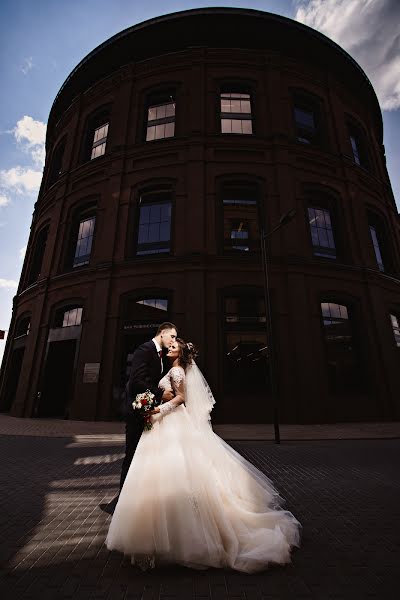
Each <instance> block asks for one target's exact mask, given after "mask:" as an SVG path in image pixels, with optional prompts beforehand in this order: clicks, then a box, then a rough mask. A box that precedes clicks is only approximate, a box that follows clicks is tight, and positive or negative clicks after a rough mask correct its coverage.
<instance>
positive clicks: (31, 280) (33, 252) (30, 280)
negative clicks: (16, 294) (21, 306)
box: [24, 221, 50, 288]
mask: <svg viewBox="0 0 400 600" xmlns="http://www.w3.org/2000/svg"><path fill="white" fill-rule="evenodd" d="M49 232H50V222H49V221H48V222H47V223H43V224H42V226H41V227H40V228H39V229H38V230H37V232H36V234H35V238H34V241H33V244H32V246H31V249H30V253H29V258H28V261H27V270H26V276H25V278H24V280H25V284H24V288H27V287H30V286H31V285H35V284H36V283H37V281H38V280H39V278H40V275H41V273H42V271H43V262H44V259H45V254H46V247H47V242H48V239H49ZM44 234H45V236H46V237H45V240H44V244H43V250H42V251H41V254H42V256H41V259H40V266H39V268H38V269H37V271H38V273H37V276H36V277H33V276H32V272H33V267H34V265H35V263H36V262H37V261H38V258H37V257H38V254H39V249H38V242H39V240H40V238H41V236H43V235H44Z"/></svg>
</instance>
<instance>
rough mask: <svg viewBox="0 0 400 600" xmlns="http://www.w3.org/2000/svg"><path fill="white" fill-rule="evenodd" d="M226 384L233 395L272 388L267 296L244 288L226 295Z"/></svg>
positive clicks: (263, 391)
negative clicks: (267, 327)
mask: <svg viewBox="0 0 400 600" xmlns="http://www.w3.org/2000/svg"><path fill="white" fill-rule="evenodd" d="M224 337H225V369H224V388H225V390H226V391H227V392H228V393H229V394H230V395H242V394H244V393H245V394H248V393H249V392H253V393H257V392H261V393H265V392H266V391H268V390H269V381H268V360H269V358H270V356H269V349H268V344H267V336H266V316H265V303H264V297H263V295H262V294H260V292H259V291H258V290H253V289H248V290H241V291H240V293H237V294H236V293H235V294H229V295H226V296H225V297H224Z"/></svg>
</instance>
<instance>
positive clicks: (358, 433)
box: [0, 414, 400, 441]
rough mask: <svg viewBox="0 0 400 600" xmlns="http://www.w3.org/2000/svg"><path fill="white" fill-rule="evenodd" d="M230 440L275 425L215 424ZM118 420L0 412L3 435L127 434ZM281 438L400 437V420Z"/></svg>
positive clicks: (270, 435)
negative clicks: (21, 417)
mask: <svg viewBox="0 0 400 600" xmlns="http://www.w3.org/2000/svg"><path fill="white" fill-rule="evenodd" d="M213 429H214V431H215V432H216V433H217V434H218V435H220V436H221V437H222V438H224V439H226V440H273V439H274V428H273V425H272V424H265V425H263V424H261V425H237V424H231V425H229V424H228V425H213ZM123 434H124V424H123V423H121V422H118V421H66V420H63V419H20V418H17V417H10V416H9V415H5V414H0V435H28V436H40V437H68V436H70V435H94V436H95V435H100V436H101V435H113V436H115V435H116V436H118V435H120V436H121V435H123ZM280 436H281V440H282V441H284V440H339V439H384V438H400V422H391V421H389V422H380V423H379V422H378V423H371V422H368V423H333V424H312V425H287V424H282V425H281V426H280Z"/></svg>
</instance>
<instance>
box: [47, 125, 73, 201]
mask: <svg viewBox="0 0 400 600" xmlns="http://www.w3.org/2000/svg"><path fill="white" fill-rule="evenodd" d="M67 137H68V136H67V134H66V135H64V136H63V137H62V138H61V139H60V140H59V141H58V142H57V144H56V145H55V146H54V150H53V151H52V153H51V159H50V164H49V170H48V175H47V181H46V189H48V188H50V187H52V186H53V185H54V184H55V183H57V181H58V180H59V179H60V177H61V175H62V174H63V173H64V171H65V170H64V169H63V164H64V157H65V148H66V146H67ZM60 151H61V156H59V155H60ZM56 159H58V162H59V170H58V173H56V171H57V168H56V167H57V166H58V163H57V162H56Z"/></svg>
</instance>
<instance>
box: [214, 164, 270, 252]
mask: <svg viewBox="0 0 400 600" xmlns="http://www.w3.org/2000/svg"><path fill="white" fill-rule="evenodd" d="M229 188H233V189H235V188H237V189H240V188H243V189H244V191H245V192H244V193H246V188H247V190H248V191H251V192H253V194H252V198H253V199H254V200H255V206H256V216H255V224H256V226H257V231H258V237H255V238H254V247H253V248H251V245H252V236H251V230H252V228H251V222H252V221H251V219H249V218H247V217H246V215H244V218H243V221H244V222H246V223H247V224H248V231H249V237H248V245H249V246H250V248H249V250H248V251H247V250H234V249H233V248H230V249H228V248H227V247H226V244H225V219H226V217H225V209H224V208H225V207H224V199H225V196H226V190H228V189H229ZM216 193H217V198H216V200H217V202H216V204H217V219H216V224H217V232H216V239H217V240H218V243H217V249H218V253H219V254H220V255H224V256H231V257H232V256H235V257H243V256H251V257H253V258H254V257H255V256H259V254H260V248H261V239H260V236H261V227H260V219H261V218H262V211H261V206H260V205H261V202H262V200H263V197H262V185H261V182H260V181H258V180H256V179H253V178H248V177H241V176H240V175H238V176H234V175H233V176H229V177H226V176H224V177H222V178H220V179H219V180H218V182H217V186H216ZM238 218H239V215H238ZM231 232H232V230H231ZM231 239H232V238H231Z"/></svg>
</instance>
